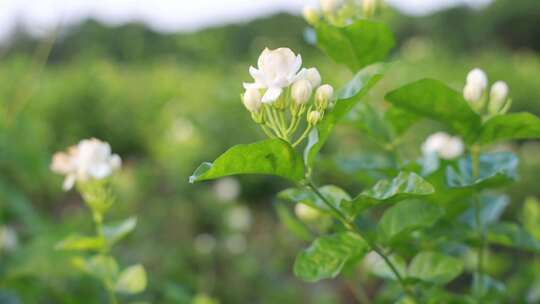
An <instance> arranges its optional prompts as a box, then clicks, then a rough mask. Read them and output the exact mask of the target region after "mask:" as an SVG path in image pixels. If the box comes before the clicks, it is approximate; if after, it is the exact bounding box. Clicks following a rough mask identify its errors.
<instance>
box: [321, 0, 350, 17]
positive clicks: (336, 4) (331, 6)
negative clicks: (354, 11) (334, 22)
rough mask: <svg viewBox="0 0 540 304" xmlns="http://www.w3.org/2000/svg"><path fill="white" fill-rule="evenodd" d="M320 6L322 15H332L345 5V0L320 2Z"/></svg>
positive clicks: (322, 0)
mask: <svg viewBox="0 0 540 304" xmlns="http://www.w3.org/2000/svg"><path fill="white" fill-rule="evenodd" d="M320 4H321V10H322V11H323V12H324V13H326V14H332V13H334V12H336V11H337V10H339V9H340V8H341V7H342V6H343V5H344V4H345V0H320Z"/></svg>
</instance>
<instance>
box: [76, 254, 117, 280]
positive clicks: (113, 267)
mask: <svg viewBox="0 0 540 304" xmlns="http://www.w3.org/2000/svg"><path fill="white" fill-rule="evenodd" d="M71 263H72V265H73V266H74V267H75V268H78V269H79V270H81V271H84V272H86V273H88V274H89V275H92V276H94V277H96V278H99V279H101V280H112V279H114V278H116V276H117V275H118V264H117V263H116V260H115V259H114V258H113V257H111V256H107V255H95V256H92V257H90V258H82V257H75V258H73V259H72V260H71Z"/></svg>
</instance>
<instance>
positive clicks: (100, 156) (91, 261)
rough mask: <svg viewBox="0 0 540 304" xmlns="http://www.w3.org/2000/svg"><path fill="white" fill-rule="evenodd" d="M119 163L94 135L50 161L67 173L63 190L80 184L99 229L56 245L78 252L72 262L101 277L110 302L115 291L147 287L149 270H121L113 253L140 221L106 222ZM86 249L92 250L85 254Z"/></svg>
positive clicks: (139, 267)
mask: <svg viewBox="0 0 540 304" xmlns="http://www.w3.org/2000/svg"><path fill="white" fill-rule="evenodd" d="M120 164H121V160H120V157H119V156H118V155H116V154H112V153H111V147H110V145H109V144H108V143H106V142H102V141H100V140H97V139H95V138H93V139H86V140H82V141H81V142H79V144H78V145H76V146H73V147H70V148H69V149H68V151H67V152H58V153H56V154H55V155H54V156H53V161H52V164H51V170H53V171H54V172H56V173H59V174H62V175H65V176H66V178H65V180H64V186H63V187H64V190H69V189H71V188H72V187H73V186H74V185H76V186H77V190H78V191H79V192H80V193H81V195H82V197H83V199H84V202H85V203H86V205H87V206H88V208H89V209H90V211H91V212H92V218H93V220H94V224H95V229H96V235H95V236H87V235H81V234H73V235H70V236H68V237H67V238H66V239H64V240H63V241H61V242H59V243H58V244H57V245H56V249H58V250H66V251H75V252H79V253H80V254H79V255H77V256H75V257H74V258H73V259H72V264H73V266H74V267H75V268H77V269H79V270H81V271H82V272H84V273H86V274H88V275H90V276H92V277H95V278H96V279H98V280H100V281H101V282H102V284H103V286H104V287H105V289H106V290H107V292H108V294H109V298H110V303H118V301H117V298H116V293H120V294H128V295H129V294H137V293H139V292H142V291H144V289H145V288H146V272H145V270H144V267H143V266H142V265H140V264H137V265H133V266H129V267H127V268H125V269H123V270H120V269H119V266H118V262H117V261H116V259H115V258H114V257H113V256H112V255H111V253H110V251H111V248H112V246H113V245H114V244H116V243H117V242H118V241H119V240H121V239H122V238H124V237H125V236H126V235H127V234H129V233H130V232H131V231H132V230H133V229H135V226H136V224H137V220H136V218H134V217H130V218H128V219H126V220H124V221H122V222H120V223H116V224H113V225H109V224H105V223H104V217H105V215H106V213H107V211H109V209H110V208H111V207H112V206H113V205H114V203H115V199H114V196H113V194H112V190H111V188H110V177H111V175H112V174H113V173H114V171H115V170H118V169H119V168H120ZM84 252H89V253H90V254H89V255H82V254H83V253H84Z"/></svg>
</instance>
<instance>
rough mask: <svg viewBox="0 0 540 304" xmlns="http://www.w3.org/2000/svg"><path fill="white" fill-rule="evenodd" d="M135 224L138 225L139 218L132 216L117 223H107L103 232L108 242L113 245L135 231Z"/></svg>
mask: <svg viewBox="0 0 540 304" xmlns="http://www.w3.org/2000/svg"><path fill="white" fill-rule="evenodd" d="M135 226H137V219H136V218H135V217H130V218H128V219H126V220H124V221H122V222H120V223H117V224H115V225H105V226H104V227H103V233H104V234H105V239H106V240H107V242H108V243H109V244H110V245H112V244H114V243H116V242H118V241H119V240H121V239H122V238H124V237H125V236H126V235H128V234H129V233H130V232H131V231H133V229H135Z"/></svg>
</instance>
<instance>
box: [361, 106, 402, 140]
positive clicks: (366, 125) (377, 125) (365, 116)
mask: <svg viewBox="0 0 540 304" xmlns="http://www.w3.org/2000/svg"><path fill="white" fill-rule="evenodd" d="M354 120H355V122H356V124H357V125H358V126H359V128H360V129H361V130H362V131H363V132H364V133H366V134H367V135H369V136H370V137H371V138H372V139H373V140H375V141H376V142H377V143H380V144H383V145H389V144H390V143H392V141H393V134H392V129H391V127H390V125H389V124H388V123H387V122H386V121H385V120H384V118H383V116H382V115H381V114H380V112H379V111H378V110H376V109H375V108H374V107H373V106H371V105H370V104H368V103H361V104H359V105H358V106H357V107H356V111H355V117H354Z"/></svg>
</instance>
